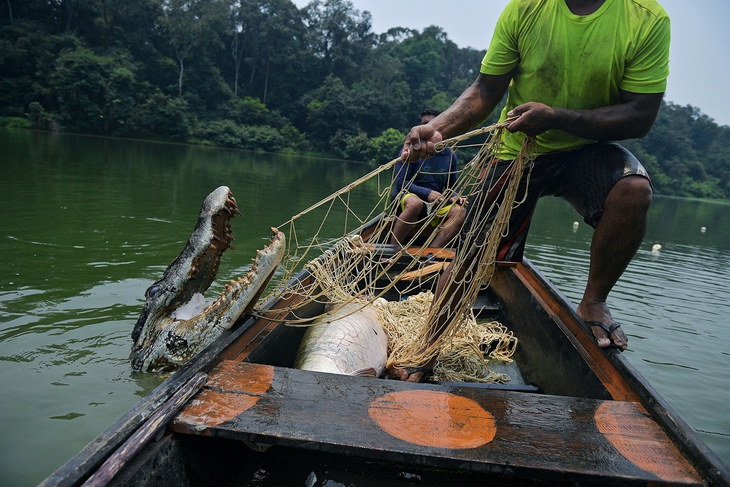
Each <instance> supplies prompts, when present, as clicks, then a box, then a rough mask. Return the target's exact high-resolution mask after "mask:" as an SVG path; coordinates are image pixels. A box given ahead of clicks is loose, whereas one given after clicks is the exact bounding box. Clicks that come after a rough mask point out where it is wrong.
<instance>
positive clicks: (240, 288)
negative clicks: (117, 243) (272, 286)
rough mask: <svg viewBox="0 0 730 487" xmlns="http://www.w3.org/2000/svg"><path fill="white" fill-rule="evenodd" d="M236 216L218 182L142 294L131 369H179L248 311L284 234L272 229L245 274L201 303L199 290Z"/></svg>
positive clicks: (214, 269) (213, 271) (212, 273)
mask: <svg viewBox="0 0 730 487" xmlns="http://www.w3.org/2000/svg"><path fill="white" fill-rule="evenodd" d="M236 214H239V215H240V213H239V211H238V207H237V206H236V200H235V198H234V197H233V194H232V193H231V192H230V190H229V189H228V188H227V187H225V186H221V187H220V188H218V189H216V190H215V191H213V192H212V193H211V194H209V195H208V197H207V198H205V201H203V205H202V206H201V208H200V215H199V216H198V221H197V223H196V224H195V229H194V230H193V234H192V235H191V236H190V238H189V239H188V242H187V244H186V245H185V248H184V249H183V250H182V252H181V253H180V255H179V256H177V258H175V260H173V261H172V263H171V264H170V265H169V266H168V267H167V269H166V270H165V273H164V275H163V276H162V279H160V280H159V281H157V282H155V283H153V284H152V285H151V286H150V287H149V288H147V291H146V292H145V298H146V302H145V304H144V308H143V309H142V314H141V315H140V317H139V319H138V320H137V323H136V324H135V325H134V331H133V332H132V340H133V341H134V344H133V346H132V355H131V360H132V368H133V369H135V370H139V371H143V372H158V371H170V370H174V369H176V368H179V367H180V366H182V365H183V364H184V363H186V362H187V361H188V360H190V359H191V358H192V357H193V356H195V355H196V354H197V353H198V352H200V351H201V350H203V349H204V348H205V347H207V346H208V345H209V344H210V343H212V342H213V341H214V340H215V339H216V338H218V337H219V336H221V335H222V334H223V333H224V332H225V331H226V330H229V329H230V328H231V326H232V325H233V324H234V323H235V322H236V320H237V319H238V318H239V317H240V316H241V315H243V314H244V313H247V312H249V311H250V310H251V309H252V308H253V306H254V305H255V304H256V301H257V299H258V298H259V296H260V294H261V293H262V292H263V290H264V289H265V287H266V284H267V283H268V282H269V280H270V279H271V276H272V275H273V274H274V271H275V270H276V268H277V267H278V265H279V262H281V259H282V257H283V254H284V234H283V233H281V232H279V231H278V230H276V229H273V228H272V231H273V236H272V238H271V242H270V243H269V245H267V246H266V247H265V248H264V249H263V250H259V251H258V253H257V255H256V259H255V260H254V263H253V266H252V267H251V269H250V270H249V272H248V274H246V276H244V277H242V278H239V279H237V280H232V281H231V282H230V284H226V286H225V289H224V290H223V292H222V294H221V295H220V296H219V297H218V298H217V299H216V300H215V301H213V302H212V303H209V304H207V305H206V303H205V298H203V293H204V292H205V291H206V290H207V289H208V288H209V287H210V285H211V284H212V283H213V281H214V280H215V278H216V275H217V273H218V266H219V264H220V260H221V255H222V254H223V252H225V251H226V249H228V248H229V247H230V248H233V245H231V242H232V241H233V240H235V239H234V238H233V234H232V232H231V219H232V218H233V216H234V215H236Z"/></svg>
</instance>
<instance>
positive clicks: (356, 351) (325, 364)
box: [294, 298, 388, 377]
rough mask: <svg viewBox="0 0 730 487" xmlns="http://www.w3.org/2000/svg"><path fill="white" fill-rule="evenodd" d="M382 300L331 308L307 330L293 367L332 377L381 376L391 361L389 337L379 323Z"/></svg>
mask: <svg viewBox="0 0 730 487" xmlns="http://www.w3.org/2000/svg"><path fill="white" fill-rule="evenodd" d="M385 303H387V301H385V300H384V299H382V298H379V299H377V300H375V302H373V303H365V302H362V301H353V302H351V303H347V304H344V305H335V306H332V307H330V306H328V308H329V309H328V310H327V314H324V315H322V316H320V317H319V318H317V319H316V320H315V321H314V322H313V323H312V325H311V326H310V327H309V328H308V329H307V331H306V332H305V334H304V338H303V339H302V343H301V344H300V346H299V351H298V352H297V357H296V360H295V363H294V366H295V367H296V368H298V369H302V370H312V371H318V372H329V373H332V374H346V375H356V376H361V377H378V376H379V375H380V374H382V373H383V370H384V369H385V361H386V359H387V358H388V357H387V355H388V336H387V335H386V333H385V331H384V330H383V326H382V325H381V324H380V321H379V320H378V314H379V311H378V308H379V307H382V306H384V305H385Z"/></svg>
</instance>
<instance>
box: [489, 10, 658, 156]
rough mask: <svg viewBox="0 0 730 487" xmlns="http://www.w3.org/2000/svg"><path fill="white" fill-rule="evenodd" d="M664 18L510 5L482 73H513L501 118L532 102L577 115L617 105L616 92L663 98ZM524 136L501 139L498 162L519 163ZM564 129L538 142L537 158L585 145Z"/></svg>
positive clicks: (647, 12)
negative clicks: (653, 95)
mask: <svg viewBox="0 0 730 487" xmlns="http://www.w3.org/2000/svg"><path fill="white" fill-rule="evenodd" d="M669 39H670V29H669V17H668V16H667V14H666V12H665V11H664V9H663V8H662V7H661V6H660V5H659V4H658V3H657V2H656V1H655V0H606V1H605V3H604V4H603V5H602V6H601V7H600V8H599V9H598V10H597V11H596V12H594V13H593V14H591V15H587V16H578V15H574V14H573V13H572V12H571V11H570V9H569V8H568V6H567V5H566V3H565V0H512V1H511V2H510V3H509V4H508V5H507V7H506V8H505V10H504V12H502V15H501V16H500V18H499V21H498V22H497V26H496V28H495V30H494V36H493V37H492V42H491V44H490V46H489V49H488V50H487V54H486V55H485V56H484V60H483V61H482V67H481V72H482V73H484V74H493V75H501V74H506V73H508V72H510V71H511V70H512V69H514V68H515V67H516V68H517V69H516V71H515V75H514V78H513V79H512V81H511V83H510V85H509V94H508V97H507V105H506V106H505V108H504V110H503V111H502V114H501V117H500V120H504V119H506V118H507V112H509V111H510V110H511V109H512V108H514V107H516V106H518V105H521V104H523V103H527V102H531V101H535V102H540V103H544V104H546V105H549V106H554V107H561V108H568V109H573V110H583V109H591V108H599V107H604V106H609V105H615V104H618V103H620V99H619V89H621V90H624V91H629V92H632V93H663V92H664V91H665V89H666V85H667V76H668V75H669ZM524 137H525V135H524V134H522V133H521V132H516V133H514V134H509V133H508V134H507V135H506V136H505V140H504V144H503V149H502V154H500V157H503V158H505V159H513V158H515V157H516V156H517V154H518V153H519V150H520V146H521V145H522V140H523V139H524ZM591 142H594V141H591V140H587V139H582V138H580V137H575V136H573V135H570V134H568V133H567V132H564V131H562V130H549V131H547V132H545V133H544V134H541V135H540V136H538V137H537V144H538V154H546V153H550V152H556V151H565V150H573V149H577V148H579V147H582V146H584V145H586V144H589V143H591Z"/></svg>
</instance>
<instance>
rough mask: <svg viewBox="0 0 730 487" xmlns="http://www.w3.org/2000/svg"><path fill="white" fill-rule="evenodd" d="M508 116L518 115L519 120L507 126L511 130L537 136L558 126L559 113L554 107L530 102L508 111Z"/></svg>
mask: <svg viewBox="0 0 730 487" xmlns="http://www.w3.org/2000/svg"><path fill="white" fill-rule="evenodd" d="M507 116H508V117H510V118H512V117H517V120H515V121H514V122H512V123H510V124H509V125H508V126H507V130H509V131H510V132H523V133H524V134H526V135H529V136H531V137H535V136H537V135H540V134H541V133H543V132H546V131H548V130H550V129H552V128H555V126H556V118H557V113H556V110H555V109H554V108H552V107H549V106H547V105H545V104H542V103H537V102H529V103H525V104H523V105H519V106H516V107H515V108H513V109H512V110H510V111H509V113H507Z"/></svg>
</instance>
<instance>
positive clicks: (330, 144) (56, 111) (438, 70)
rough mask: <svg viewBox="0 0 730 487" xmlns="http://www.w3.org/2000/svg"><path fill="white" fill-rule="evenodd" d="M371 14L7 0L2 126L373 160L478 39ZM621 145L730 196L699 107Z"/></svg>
mask: <svg viewBox="0 0 730 487" xmlns="http://www.w3.org/2000/svg"><path fill="white" fill-rule="evenodd" d="M465 15H466V14H465ZM371 20H372V18H371V16H370V14H369V13H368V12H361V11H358V10H356V9H355V8H354V6H353V4H352V3H351V2H350V1H348V0H314V1H312V2H311V3H309V4H308V5H307V6H306V7H304V8H302V9H299V8H297V6H296V5H295V4H294V3H292V2H291V1H290V0H6V2H5V5H4V6H3V7H2V9H0V125H4V126H11V127H13V126H14V127H29V128H39V129H49V130H61V131H68V132H77V133H86V134H99V135H110V136H119V137H140V138H149V139H158V140H171V141H180V142H191V143H199V144H211V145H217V146H223V147H232V148H241V149H251V150H267V151H295V152H311V153H318V154H326V155H331V156H336V157H342V158H345V159H351V160H360V161H362V160H365V161H374V162H379V163H383V162H387V161H389V160H391V159H392V158H393V157H395V155H396V154H397V150H398V148H399V147H400V146H401V144H402V141H403V137H404V134H405V133H406V131H407V129H408V128H409V127H410V126H412V125H413V124H415V123H417V120H418V114H419V113H420V111H421V110H422V109H423V108H425V107H434V108H437V109H444V108H446V107H447V106H448V105H449V104H450V103H451V102H452V101H453V100H454V99H455V98H456V97H457V96H458V95H459V94H460V93H461V92H462V90H464V88H466V87H467V86H468V85H469V84H470V83H472V82H473V80H474V79H475V78H476V76H477V74H478V69H479V64H480V61H481V59H482V57H483V55H484V51H479V50H476V49H472V48H460V47H458V46H457V45H456V44H455V43H454V42H452V41H451V40H449V38H448V36H447V34H446V33H445V32H444V31H443V30H442V29H441V28H439V27H436V26H432V27H428V28H426V29H424V30H422V31H418V30H414V29H409V28H407V27H399V28H394V29H391V30H389V31H388V32H384V33H375V32H373V31H372V27H371V26H372V22H371ZM434 23H435V24H437V23H438V15H437V14H434ZM496 116H497V113H494V114H493V115H492V117H491V118H490V120H489V121H490V122H491V121H495V120H496ZM627 145H628V146H629V147H630V148H631V150H632V151H634V152H635V153H636V154H637V156H638V157H639V158H640V159H641V160H642V162H644V163H645V165H646V166H647V169H649V171H650V173H651V174H652V178H653V182H654V186H655V189H656V191H657V192H658V193H660V194H665V195H677V196H692V197H703V198H719V199H730V128H729V127H727V126H722V127H720V126H718V125H717V124H716V123H714V122H713V120H712V119H710V118H709V117H707V116H706V115H704V114H702V113H701V112H700V110H699V109H697V108H695V107H692V106H678V105H675V104H672V103H670V102H665V103H664V104H663V105H662V108H661V111H660V113H659V117H658V120H657V122H656V124H655V126H654V128H653V129H652V131H651V133H650V134H649V135H648V136H647V137H645V138H643V139H640V140H631V141H627Z"/></svg>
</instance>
